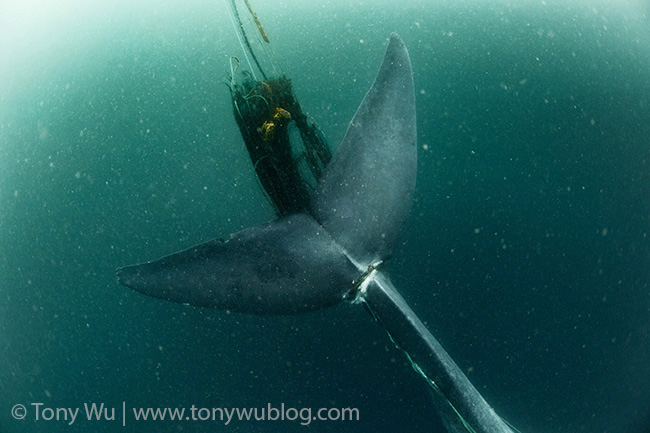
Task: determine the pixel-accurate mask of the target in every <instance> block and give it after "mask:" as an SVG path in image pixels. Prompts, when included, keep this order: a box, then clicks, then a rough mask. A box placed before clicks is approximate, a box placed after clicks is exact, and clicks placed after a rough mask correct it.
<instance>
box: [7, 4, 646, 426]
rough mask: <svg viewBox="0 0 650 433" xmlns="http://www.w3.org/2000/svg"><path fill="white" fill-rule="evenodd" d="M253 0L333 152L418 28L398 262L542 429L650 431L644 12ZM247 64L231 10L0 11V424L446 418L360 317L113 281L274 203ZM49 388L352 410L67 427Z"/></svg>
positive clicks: (439, 329)
mask: <svg viewBox="0 0 650 433" xmlns="http://www.w3.org/2000/svg"><path fill="white" fill-rule="evenodd" d="M253 6H255V8H256V12H257V15H258V16H259V18H260V20H261V21H262V23H263V24H264V26H265V29H266V32H267V33H268V34H269V36H270V38H271V41H272V46H273V47H274V50H275V54H274V55H275V58H276V60H277V62H278V63H279V64H280V65H281V67H282V70H283V71H284V73H286V74H287V75H289V76H290V77H291V79H292V81H293V84H294V88H295V91H296V93H297V95H298V97H299V98H300V100H301V102H302V104H303V108H304V109H305V110H306V111H307V112H308V113H309V114H310V115H311V116H313V117H314V118H315V119H316V120H317V121H318V123H319V125H320V126H321V128H322V129H323V131H324V132H325V134H326V136H327V138H328V140H329V142H330V145H331V146H332V147H333V148H334V147H336V145H337V144H338V142H339V141H340V140H341V139H342V137H343V134H344V133H345V129H346V126H347V123H348V122H349V120H350V119H351V117H352V115H353V114H354V112H355V110H356V107H357V105H358V104H359V102H360V101H361V99H362V98H363V96H364V94H365V92H366V91H367V89H368V88H369V86H370V84H371V83H372V80H373V79H374V75H375V73H376V71H377V68H378V67H379V63H380V61H381V58H382V55H383V51H384V49H385V46H386V44H387V40H388V37H389V35H390V33H391V32H392V31H397V32H398V33H399V34H400V35H401V36H402V38H403V39H404V41H405V43H406V45H407V47H408V49H409V51H410V55H411V61H412V64H413V69H414V79H415V88H416V93H417V95H416V97H417V112H418V140H419V146H420V151H419V168H418V169H419V172H418V185H417V188H416V193H415V202H414V207H413V210H412V212H411V216H410V218H409V221H408V223H407V226H406V227H405V230H404V233H403V236H402V240H401V242H400V245H399V248H398V249H397V250H396V251H395V254H394V257H393V258H392V259H391V261H390V263H389V269H390V275H391V278H392V280H393V282H394V283H395V286H396V287H397V288H398V289H400V291H401V292H402V294H403V295H404V297H405V298H406V299H407V301H409V303H410V304H411V306H412V308H413V309H414V310H415V311H416V313H418V315H419V316H420V317H421V319H422V320H423V321H424V322H425V323H426V324H427V326H428V327H429V329H430V330H431V332H432V333H433V334H434V335H435V336H436V337H437V338H438V339H439V340H440V342H441V343H442V345H443V346H444V347H445V348H446V350H447V351H448V352H449V353H450V355H451V356H452V357H453V358H454V360H455V361H456V362H457V363H458V364H459V365H460V366H461V368H463V370H464V371H466V373H467V374H468V377H469V378H470V380H471V381H472V382H473V383H474V385H475V386H476V387H477V389H478V390H479V391H480V392H481V393H482V394H483V396H484V397H485V398H486V400H487V401H488V402H489V403H490V404H491V405H492V406H493V407H494V408H495V410H496V411H497V412H498V413H499V414H500V415H501V416H503V417H504V418H505V419H506V420H508V421H509V422H510V423H512V424H513V425H514V426H515V427H517V428H518V429H519V430H520V431H521V432H524V433H540V432H558V433H562V432H567V433H568V432H603V433H604V432H607V433H618V432H620V433H647V432H650V368H649V366H650V266H649V264H650V20H649V19H648V15H649V14H650V7H649V6H648V4H647V3H642V2H619V3H616V4H610V3H609V2H605V1H595V2H586V1H576V2H559V1H558V2H556V1H551V0H547V1H512V2H509V1H478V0H476V1H459V2H455V1H454V2H452V1H441V2H428V1H408V2H388V1H385V2H378V1H377V2H371V1H364V2H359V1H354V2H345V1H307V2H302V1H298V0H291V1H275V2H268V1H261V0H260V1H255V2H254V3H253ZM231 55H237V56H241V55H242V51H241V48H240V45H239V42H238V41H237V38H236V36H235V33H234V31H233V27H232V24H231V22H230V20H229V18H228V15H227V14H226V8H225V7H224V4H223V3H222V2H220V1H206V0H196V1H186V2H175V1H152V0H145V1H142V2H135V1H134V2H126V1H115V2H98V1H89V2H81V1H61V2H45V1H26V2H15V4H14V3H7V2H4V3H0V432H1V433H14V432H15V433H22V432H40V431H47V432H55V433H56V432H87V431H94V432H95V431H96V432H116V431H138V432H179V431H191V432H216V431H235V432H276V431H283V432H293V431H306V430H308V431H312V432H341V431H345V432H348V431H349V432H375V431H382V432H395V431H402V432H432V431H444V430H443V427H442V424H441V423H440V421H439V419H438V417H437V414H436V413H435V412H434V411H433V408H432V405H431V399H430V396H429V391H428V389H427V386H426V384H425V383H424V381H423V380H421V378H419V377H418V376H417V375H416V374H415V373H414V371H413V370H412V368H411V366H410V365H409V364H408V362H407V360H406V359H405V358H404V356H403V355H402V354H401V353H399V352H398V351H397V350H396V349H395V348H394V347H393V346H392V343H391V342H390V340H389V339H388V338H387V336H386V335H385V332H384V331H383V330H382V329H381V328H380V327H379V326H377V325H376V324H375V323H373V322H372V319H371V318H370V316H369V315H368V314H367V313H366V312H365V311H364V310H363V308H360V307H358V306H353V305H347V304H342V305H339V306H336V307H334V308H330V309H326V310H322V311H318V312H315V313H310V314H305V315H300V316H291V317H256V316H246V315H241V314H235V313H227V312H224V311H216V310H206V309H199V308H193V307H189V306H183V305H178V304H172V303H167V302H163V301H159V300H155V299H151V298H146V297H144V296H141V295H139V294H137V293H134V292H132V291H130V290H129V289H127V288H125V287H122V286H120V285H118V284H117V282H116V280H115V268H116V267H119V266H123V265H127V264H132V263H136V262H142V261H145V260H151V259H154V258H157V257H160V256H163V255H165V254H169V253H171V252H174V251H177V250H179V249H183V248H187V247H189V246H191V245H194V244H197V243H200V242H202V241H205V240H207V239H210V238H214V237H224V236H227V235H228V234H229V233H232V232H235V231H238V230H240V229H242V228H245V227H248V226H251V225H254V224H258V223H262V222H265V221H268V220H270V219H273V218H274V215H273V210H272V208H271V207H270V205H269V204H268V203H267V202H266V200H265V197H264V195H263V194H262V192H261V190H260V188H259V186H258V185H257V183H256V180H255V178H254V176H253V169H252V166H251V163H250V160H249V158H248V155H247V153H246V150H245V147H244V145H243V142H242V139H241V137H240V135H239V131H238V129H237V126H236V123H235V121H234V118H233V114H232V107H231V105H230V99H229V92H228V88H227V86H226V85H224V84H225V83H226V82H227V81H228V76H229V65H228V59H229V57H230V56H231ZM33 402H42V403H43V404H44V407H45V406H47V407H52V408H64V407H72V408H77V407H82V406H83V404H84V403H92V402H95V403H97V404H99V403H104V404H105V405H106V406H107V407H115V408H118V409H120V408H121V407H122V402H126V407H127V408H129V407H190V406H191V405H195V406H196V407H207V408H211V407H259V408H263V407H267V404H268V403H270V404H271V405H273V406H274V407H279V406H280V404H281V403H284V404H285V405H286V406H287V407H296V408H301V407H312V408H320V407H328V408H329V407H336V408H344V407H354V408H358V409H359V412H360V420H359V421H346V422H341V421H339V422H336V421H327V422H326V421H320V422H316V421H314V422H312V423H311V424H310V425H309V426H302V425H300V422H298V421H293V422H290V421H284V422H281V421H264V422H252V421H251V422H245V421H233V422H232V423H231V424H229V425H227V426H224V425H223V423H222V422H219V421H216V422H208V421H206V422H185V421H183V422H172V421H148V422H144V421H140V422H135V421H133V420H129V419H127V426H126V427H122V424H121V421H120V420H119V419H118V420H116V421H108V420H103V421H88V420H85V419H78V420H77V421H76V422H75V423H74V424H73V425H68V424H67V423H66V422H64V421H58V422H57V421H44V420H40V421H36V420H34V413H33V407H32V406H30V404H31V403H33ZM16 404H23V405H25V406H27V417H26V419H24V420H16V419H14V418H12V414H11V410H12V407H14V405H16ZM118 413H119V412H118ZM80 418H81V415H80ZM118 418H119V416H118Z"/></svg>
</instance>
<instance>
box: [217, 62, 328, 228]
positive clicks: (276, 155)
mask: <svg viewBox="0 0 650 433" xmlns="http://www.w3.org/2000/svg"><path fill="white" fill-rule="evenodd" d="M242 75H243V79H242V80H241V81H240V82H235V80H233V81H232V82H231V85H230V92H231V96H232V103H233V110H234V114H235V120H236V121H237V124H238V125H239V130H240V131H241V135H242V137H243V139H244V142H245V144H246V148H247V150H248V153H249V155H250V158H251V161H252V162H253V166H254V167H255V173H256V175H257V177H258V179H259V181H260V183H261V185H262V187H263V188H264V191H265V192H266V194H267V196H268V198H269V201H270V202H271V204H272V205H273V206H274V208H275V211H276V213H277V214H278V215H280V216H284V215H289V214H292V213H296V212H303V211H307V210H308V207H309V197H310V193H311V191H312V189H313V188H314V186H315V185H316V183H317V182H318V179H319V178H320V177H321V175H322V172H323V169H324V168H325V167H326V166H327V164H328V163H329V161H330V159H331V153H330V150H329V147H328V146H327V143H326V141H325V138H324V136H323V134H322V132H321V131H320V129H319V128H318V126H317V125H316V123H315V122H314V121H313V120H312V119H311V118H309V117H308V116H307V115H306V114H305V113H304V112H303V110H302V107H301V106H300V104H299V103H298V100H297V99H296V97H295V95H294V92H293V88H292V86H291V80H289V78H287V77H286V76H284V75H282V76H280V77H279V78H271V79H266V80H264V81H256V80H255V79H253V78H252V77H251V76H250V75H249V74H242Z"/></svg>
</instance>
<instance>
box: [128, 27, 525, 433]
mask: <svg viewBox="0 0 650 433" xmlns="http://www.w3.org/2000/svg"><path fill="white" fill-rule="evenodd" d="M416 141H417V140H416V115H415V92H414V87H413V74H412V70H411V62H410V59H409V55H408V52H407V50H406V47H405V45H404V43H403V41H402V40H401V39H400V37H399V36H397V35H396V34H393V35H391V38H390V42H389V45H388V48H387V49H386V54H385V56H384V60H383V62H382V65H381V67H380V69H379V72H378V74H377V77H376V79H375V82H374V83H373V85H372V87H371V88H370V90H369V91H368V93H367V94H366V96H365V98H364V100H363V102H362V103H361V105H360V106H359V108H358V110H357V112H356V114H355V116H354V118H353V119H352V121H351V123H350V125H349V127H348V130H347V132H346V135H345V138H344V139H343V141H342V143H341V144H340V146H339V148H338V149H337V151H336V153H335V155H334V157H333V158H332V161H331V162H330V164H329V165H328V167H327V169H326V172H325V174H324V175H323V177H322V179H321V180H320V182H319V184H318V187H317V189H316V191H315V192H314V193H313V196H312V200H311V204H310V209H309V211H308V213H304V214H296V215H291V216H288V217H284V218H281V219H278V220H276V221H273V222H271V223H268V224H263V225H260V226H256V227H251V228H248V229H245V230H242V231H240V232H238V233H235V234H233V235H231V236H230V238H229V239H227V240H221V239H215V240H211V241H208V242H206V243H203V244H200V245H197V246H195V247H192V248H189V249H187V250H185V251H181V252H178V253H175V254H172V255H170V256H167V257H163V258H161V259H159V260H156V261H153V262H148V263H144V264H140V265H134V266H128V267H124V268H120V269H118V271H117V276H118V281H119V282H120V283H121V284H123V285H125V286H128V287H130V288H132V289H134V290H136V291H138V292H141V293H144V294H146V295H149V296H153V297H156V298H161V299H165V300H169V301H174V302H179V303H185V304H191V305H196V306H200V307H209V308H219V309H227V310H232V311H239V312H244V313H254V314H295V313H301V312H306V311H311V310H317V309H321V308H325V307H328V306H332V305H335V304H337V303H339V302H341V301H342V300H349V301H352V302H354V303H363V304H364V305H365V306H366V307H367V309H368V311H369V312H370V313H371V314H372V315H373V317H374V318H375V319H376V320H377V321H378V322H380V323H381V324H382V326H383V327H384V328H385V329H386V331H387V332H388V333H389V334H390V336H391V339H392V340H393V341H394V342H395V344H396V345H397V346H398V347H399V348H400V349H401V350H403V351H404V352H405V353H406V354H407V355H408V357H409V359H410V361H411V362H412V363H413V366H414V368H415V369H416V371H418V373H420V374H421V375H422V376H423V377H424V378H425V379H426V380H427V382H428V383H429V385H430V386H431V387H432V389H433V391H434V402H435V404H436V407H437V409H438V411H439V413H440V415H441V416H442V418H443V421H444V422H445V425H446V426H447V428H448V429H449V430H450V431H452V432H476V433H511V432H512V430H511V429H510V428H509V427H508V426H507V424H506V423H505V422H504V421H503V420H502V419H501V418H500V417H499V416H498V415H497V414H496V413H495V412H494V410H493V409H492V408H491V407H490V406H489V405H488V404H487V403H486V402H485V400H484V399H483V397H482V396H481V395H480V394H479V393H478V391H477V390H476V389H475V388H474V386H472V384H471V383H470V382H469V380H468V379H467V377H466V376H465V375H464V374H463V372H462V371H461V370H460V368H459V367H458V366H457V365H456V364H455V363H454V362H453V360H452V359H451V358H450V357H449V355H448V354H447V353H446V352H445V350H444V349H443V348H442V346H441V345H440V344H439V343H438V341H437V340H436V339H435V338H434V337H433V336H432V335H431V333H430V332H429V331H428V330H427V329H426V327H425V326H424V325H423V324H422V322H421V321H420V320H419V319H418V318H417V316H416V315H415V314H414V313H413V311H412V310H411V309H410V308H409V306H408V305H407V303H406V302H405V301H404V299H403V298H402V297H401V296H400V295H399V293H398V292H397V290H396V289H395V287H394V286H393V285H392V283H391V282H390V280H389V278H388V277H387V276H386V275H385V273H384V272H383V271H382V270H381V264H382V263H383V262H385V261H386V260H387V259H389V258H390V255H391V252H392V250H393V248H394V246H395V243H396V241H397V238H398V236H399V233H400V231H401V229H402V226H403V225H404V222H405V220H406V217H407V215H408V213H409V210H410V207H411V201H412V200H411V197H412V194H413V190H414V188H415V176H416V171H417V170H416V168H417V144H416Z"/></svg>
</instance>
